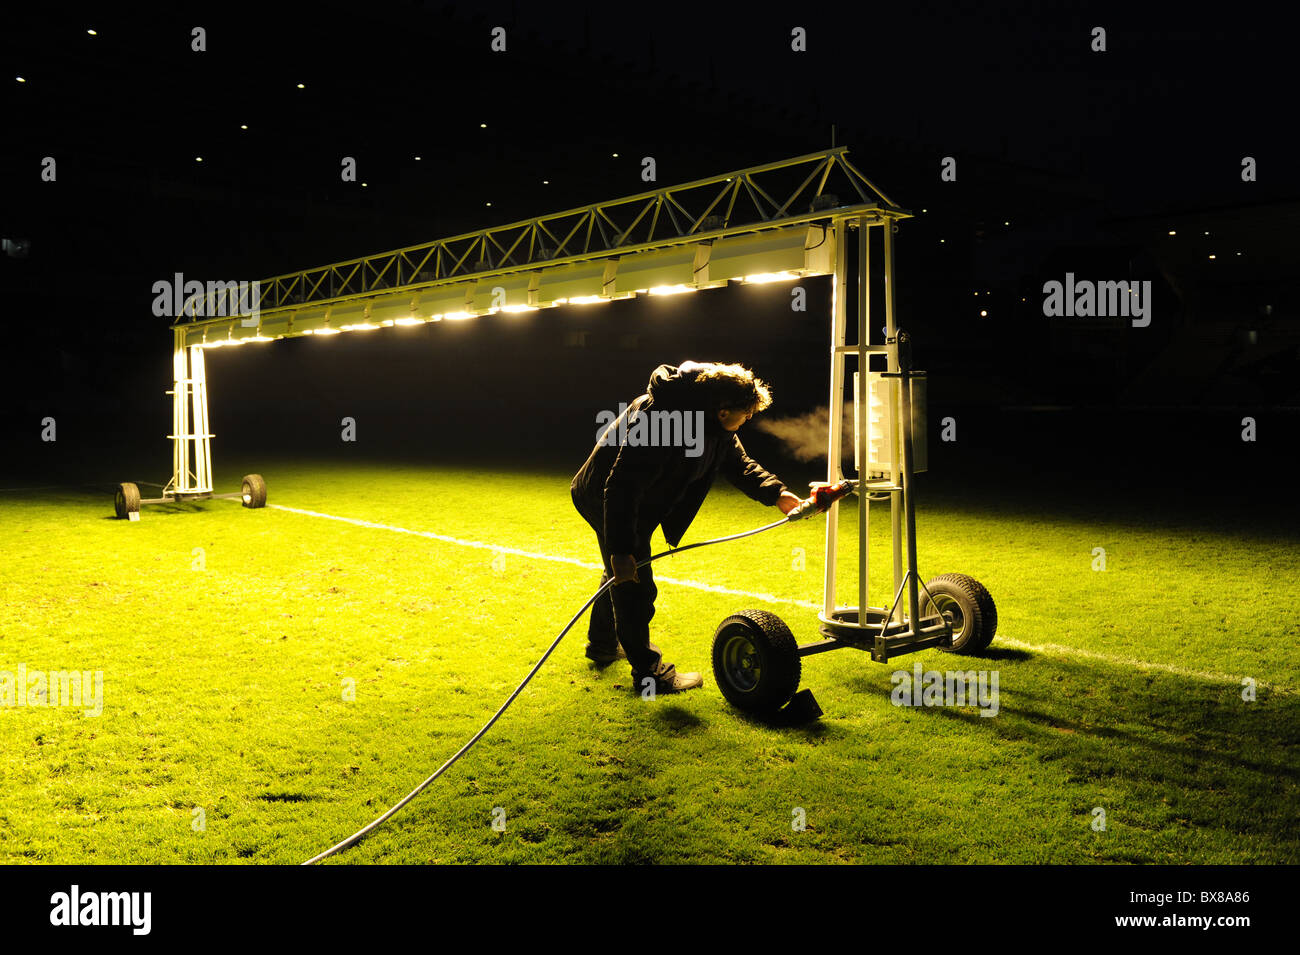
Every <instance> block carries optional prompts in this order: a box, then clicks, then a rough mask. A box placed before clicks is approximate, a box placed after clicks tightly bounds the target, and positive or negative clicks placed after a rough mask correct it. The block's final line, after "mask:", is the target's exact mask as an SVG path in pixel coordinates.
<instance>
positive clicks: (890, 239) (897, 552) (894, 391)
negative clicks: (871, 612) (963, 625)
mask: <svg viewBox="0 0 1300 955" xmlns="http://www.w3.org/2000/svg"><path fill="white" fill-rule="evenodd" d="M881 228H882V234H883V238H884V253H885V337H886V338H891V339H897V337H898V325H897V323H896V320H895V317H894V221H893V220H892V219H886V220H885V224H884V225H883V226H882V227H881ZM887 370H888V371H890V372H893V373H895V374H896V373H897V372H898V346H897V344H895V345H894V346H893V347H891V348H890V349H889V367H888V369H887ZM889 388H890V401H889V407H890V409H891V411H892V412H893V413H892V414H891V415H890V416H889V446H890V448H891V449H892V452H893V456H894V460H893V461H892V462H891V466H892V471H891V472H890V473H891V474H892V475H893V478H894V483H895V484H898V485H901V484H902V461H901V460H900V447H901V442H900V441H899V437H900V435H899V419H898V416H899V404H900V391H901V385H900V382H899V379H897V378H890V379H889ZM903 493H904V492H902V491H891V492H890V494H889V523H890V535H889V536H890V538H891V543H892V544H893V550H894V555H893V556H894V587H893V592H894V593H898V590H899V588H900V587H902V586H903V509H904V501H903ZM889 609H890V610H893V609H894V608H893V607H890V608H889Z"/></svg>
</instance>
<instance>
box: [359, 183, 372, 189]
mask: <svg viewBox="0 0 1300 955" xmlns="http://www.w3.org/2000/svg"><path fill="white" fill-rule="evenodd" d="M368 185H370V183H368V182H363V183H362V184H361V187H362V188H363V189H364V188H365V187H366V186H368Z"/></svg>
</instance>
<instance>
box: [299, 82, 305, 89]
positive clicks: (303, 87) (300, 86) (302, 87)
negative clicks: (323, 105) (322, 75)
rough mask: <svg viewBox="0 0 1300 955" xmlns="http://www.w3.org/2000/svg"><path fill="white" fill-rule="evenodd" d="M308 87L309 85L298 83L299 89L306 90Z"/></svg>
mask: <svg viewBox="0 0 1300 955" xmlns="http://www.w3.org/2000/svg"><path fill="white" fill-rule="evenodd" d="M306 88H307V87H305V86H303V85H302V84H301V83H299V84H298V89H300V90H305V89H306Z"/></svg>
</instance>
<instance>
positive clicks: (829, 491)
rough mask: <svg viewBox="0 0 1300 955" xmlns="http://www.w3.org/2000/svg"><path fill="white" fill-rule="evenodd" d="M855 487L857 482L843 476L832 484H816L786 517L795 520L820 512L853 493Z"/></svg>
mask: <svg viewBox="0 0 1300 955" xmlns="http://www.w3.org/2000/svg"><path fill="white" fill-rule="evenodd" d="M857 487H858V482H857V481H855V480H853V479H852V478H844V479H843V480H841V481H837V482H836V483H834V484H818V485H816V486H815V487H814V488H813V489H812V493H811V494H810V495H808V498H807V499H806V500H805V501H803V502H802V503H801V504H798V505H796V506H795V507H793V508H791V510H790V513H789V514H787V515H786V518H787V519H788V520H792V521H797V520H799V519H800V518H801V517H807V516H808V515H809V514H813V513H816V514H820V513H822V512H823V511H825V510H826V509H827V508H829V507H830V506H831V505H832V504H834V503H835V502H836V501H838V500H839V499H840V498H842V497H846V496H847V495H849V494H851V493H853V491H855V490H857Z"/></svg>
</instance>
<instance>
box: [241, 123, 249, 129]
mask: <svg viewBox="0 0 1300 955" xmlns="http://www.w3.org/2000/svg"><path fill="white" fill-rule="evenodd" d="M239 128H240V129H248V127H247V126H245V125H244V124H243V123H240V124H239Z"/></svg>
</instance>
